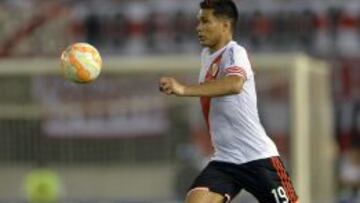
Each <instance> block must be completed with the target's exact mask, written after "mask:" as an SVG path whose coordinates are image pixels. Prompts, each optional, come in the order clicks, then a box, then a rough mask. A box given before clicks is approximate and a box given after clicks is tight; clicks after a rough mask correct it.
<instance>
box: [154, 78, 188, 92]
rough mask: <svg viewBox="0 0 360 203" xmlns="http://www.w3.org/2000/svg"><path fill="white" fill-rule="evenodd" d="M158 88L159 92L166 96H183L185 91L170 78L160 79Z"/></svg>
mask: <svg viewBox="0 0 360 203" xmlns="http://www.w3.org/2000/svg"><path fill="white" fill-rule="evenodd" d="M159 88H160V91H161V92H164V93H165V94H167V95H171V94H174V95H176V96H183V95H184V90H185V86H184V85H182V84H180V83H179V82H178V81H177V80H176V79H175V78H171V77H161V78H160V84H159Z"/></svg>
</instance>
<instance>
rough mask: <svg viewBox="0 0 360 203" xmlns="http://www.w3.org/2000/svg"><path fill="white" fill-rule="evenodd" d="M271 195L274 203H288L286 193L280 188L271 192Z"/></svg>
mask: <svg viewBox="0 0 360 203" xmlns="http://www.w3.org/2000/svg"><path fill="white" fill-rule="evenodd" d="M271 193H272V194H273V195H274V197H275V200H276V203H289V198H288V197H287V196H286V192H285V190H284V188H283V187H282V186H279V187H278V188H277V189H273V190H271Z"/></svg>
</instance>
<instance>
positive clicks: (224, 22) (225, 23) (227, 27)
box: [222, 20, 231, 30]
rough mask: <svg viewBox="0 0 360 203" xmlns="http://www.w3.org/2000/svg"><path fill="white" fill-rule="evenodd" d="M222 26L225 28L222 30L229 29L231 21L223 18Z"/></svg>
mask: <svg viewBox="0 0 360 203" xmlns="http://www.w3.org/2000/svg"><path fill="white" fill-rule="evenodd" d="M222 23H223V27H224V28H225V29H224V30H231V21H230V20H223V22H222Z"/></svg>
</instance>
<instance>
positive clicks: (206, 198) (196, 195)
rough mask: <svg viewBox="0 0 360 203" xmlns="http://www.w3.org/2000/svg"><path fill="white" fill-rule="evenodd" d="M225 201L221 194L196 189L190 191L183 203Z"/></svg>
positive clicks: (218, 202) (220, 202)
mask: <svg viewBox="0 0 360 203" xmlns="http://www.w3.org/2000/svg"><path fill="white" fill-rule="evenodd" d="M225 201H226V199H225V197H224V196H223V195H221V194H218V193H215V192H211V191H206V190H196V189H195V190H192V191H190V192H189V193H188V195H187V196H186V199H185V203H225Z"/></svg>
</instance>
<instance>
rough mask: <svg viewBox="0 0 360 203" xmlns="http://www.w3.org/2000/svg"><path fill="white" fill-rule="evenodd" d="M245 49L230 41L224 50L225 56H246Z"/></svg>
mask: <svg viewBox="0 0 360 203" xmlns="http://www.w3.org/2000/svg"><path fill="white" fill-rule="evenodd" d="M246 52H247V51H246V49H245V47H243V46H242V45H240V44H239V43H237V42H236V41H231V42H230V43H229V45H228V48H227V49H226V53H227V54H229V53H230V54H246Z"/></svg>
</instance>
